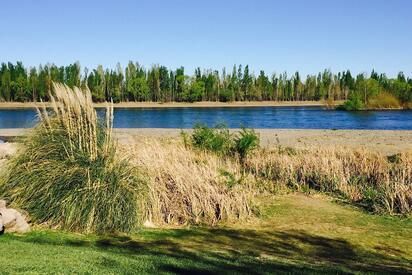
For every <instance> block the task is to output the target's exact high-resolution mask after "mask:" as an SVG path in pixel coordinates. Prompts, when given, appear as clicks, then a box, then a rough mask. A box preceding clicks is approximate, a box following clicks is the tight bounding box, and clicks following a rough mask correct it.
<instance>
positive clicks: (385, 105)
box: [368, 92, 401, 109]
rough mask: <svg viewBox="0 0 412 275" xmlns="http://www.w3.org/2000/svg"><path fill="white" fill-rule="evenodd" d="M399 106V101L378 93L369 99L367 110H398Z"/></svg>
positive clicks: (388, 95)
mask: <svg viewBox="0 0 412 275" xmlns="http://www.w3.org/2000/svg"><path fill="white" fill-rule="evenodd" d="M400 107H401V104H400V102H399V100H398V99H397V98H396V97H395V96H394V95H391V94H389V93H385V92H382V93H379V94H378V95H376V96H374V97H373V98H371V99H370V100H369V102H368V109H399V108H400Z"/></svg>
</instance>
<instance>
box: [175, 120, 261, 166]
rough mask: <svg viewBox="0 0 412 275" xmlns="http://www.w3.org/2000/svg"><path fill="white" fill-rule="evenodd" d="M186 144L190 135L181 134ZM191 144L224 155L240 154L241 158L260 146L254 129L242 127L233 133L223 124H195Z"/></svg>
mask: <svg viewBox="0 0 412 275" xmlns="http://www.w3.org/2000/svg"><path fill="white" fill-rule="evenodd" d="M181 136H182V138H183V141H184V143H185V144H188V137H187V135H186V134H185V133H182V134H181ZM190 140H191V144H192V145H193V146H194V147H195V148H199V149H203V150H208V151H212V152H215V153H218V154H219V155H222V156H234V155H238V156H239V157H240V158H241V159H243V158H244V157H246V155H247V154H248V153H249V152H250V151H252V150H254V149H256V148H259V145H260V143H259V141H260V139H259V136H258V135H257V134H256V132H255V131H254V130H253V129H246V128H244V127H242V129H241V131H239V132H237V133H234V134H231V133H230V131H229V129H228V128H227V127H226V126H225V125H222V124H218V125H217V126H215V127H214V128H209V127H207V126H206V125H202V124H198V125H196V126H195V128H194V130H193V133H192V136H191V138H190Z"/></svg>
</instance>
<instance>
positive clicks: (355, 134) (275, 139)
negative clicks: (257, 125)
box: [0, 128, 412, 155]
mask: <svg viewBox="0 0 412 275" xmlns="http://www.w3.org/2000/svg"><path fill="white" fill-rule="evenodd" d="M26 131H29V130H27V129H26V130H24V129H0V139H3V140H10V139H12V138H13V137H15V136H20V135H23V134H24V133H25V132H26ZM185 131H188V132H190V131H191V130H185ZM256 131H257V132H258V133H259V135H260V138H261V143H262V145H263V146H269V147H270V146H276V145H278V144H280V145H282V146H291V147H300V148H304V147H310V146H315V147H316V146H329V147H330V146H343V147H347V148H351V149H356V148H366V149H368V150H372V151H376V152H381V153H383V154H387V155H390V154H395V153H399V152H403V151H411V150H412V131H393V130H383V131H382V130H309V129H303V130H296V129H257V130H256ZM114 132H115V136H116V137H117V138H118V140H119V142H120V143H122V144H130V143H133V142H134V141H135V140H136V139H139V138H177V137H179V135H180V132H181V130H180V129H154V128H144V129H114Z"/></svg>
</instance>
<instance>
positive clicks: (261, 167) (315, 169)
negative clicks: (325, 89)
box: [244, 148, 412, 215]
mask: <svg viewBox="0 0 412 275" xmlns="http://www.w3.org/2000/svg"><path fill="white" fill-rule="evenodd" d="M244 165H245V167H244V168H245V170H247V171H248V172H249V173H252V174H253V175H255V176H256V177H257V178H260V179H263V180H265V182H266V186H265V189H266V190H267V191H271V192H273V191H274V190H279V189H280V188H292V189H295V190H309V189H316V190H319V191H323V192H328V193H332V194H335V195H338V196H343V197H345V198H347V199H348V200H349V201H351V202H353V203H355V204H357V205H361V206H363V207H365V208H366V209H367V210H369V211H372V212H379V213H389V214H403V215H409V214H411V213H412V153H408V152H405V153H402V154H399V155H395V156H392V157H390V158H388V157H386V156H384V155H382V154H379V153H372V152H370V151H367V150H349V149H345V148H309V149H305V150H295V149H285V148H277V149H274V150H262V151H261V152H259V153H257V154H253V155H250V156H249V157H248V158H247V160H246V161H245V162H244Z"/></svg>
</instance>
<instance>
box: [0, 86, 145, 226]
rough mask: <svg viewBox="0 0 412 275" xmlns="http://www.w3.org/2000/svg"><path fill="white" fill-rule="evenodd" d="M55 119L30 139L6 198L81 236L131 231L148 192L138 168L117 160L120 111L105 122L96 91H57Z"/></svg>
mask: <svg viewBox="0 0 412 275" xmlns="http://www.w3.org/2000/svg"><path fill="white" fill-rule="evenodd" d="M54 90H55V98H54V97H53V96H51V106H52V111H53V112H52V114H50V113H48V112H47V110H46V108H43V110H42V111H39V116H40V119H41V122H40V123H39V124H38V125H37V126H36V127H35V129H34V130H33V132H32V133H31V134H30V135H28V136H27V137H26V138H24V140H23V147H22V149H21V150H20V151H19V152H18V153H17V154H16V156H15V157H14V158H13V159H12V160H11V162H10V163H9V165H8V167H7V168H8V169H7V174H6V175H5V176H4V177H3V180H2V182H1V184H0V194H1V196H3V197H5V198H6V199H8V200H9V201H10V202H12V203H13V204H14V205H16V206H17V207H19V208H22V209H25V210H27V211H28V212H29V213H30V215H31V216H32V218H34V219H35V220H36V221H37V222H39V223H48V224H49V225H51V226H57V227H61V228H64V229H67V230H72V231H82V232H108V231H109V232H112V231H122V232H128V231H132V230H133V229H135V228H136V226H137V225H138V221H139V211H140V207H139V201H140V200H141V199H140V198H141V196H142V194H143V192H144V190H145V188H144V186H145V184H144V181H143V180H142V177H141V175H140V173H139V171H137V170H136V168H135V167H134V166H132V165H130V163H129V162H128V161H127V160H125V159H120V158H119V157H118V155H117V154H116V144H115V143H114V141H113V140H112V123H113V106H108V107H107V110H106V120H105V122H101V121H99V120H98V118H97V114H96V111H95V110H94V108H93V104H92V98H91V94H90V91H88V90H87V91H81V90H79V89H78V88H74V90H72V89H70V88H68V87H67V86H63V85H60V84H54Z"/></svg>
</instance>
